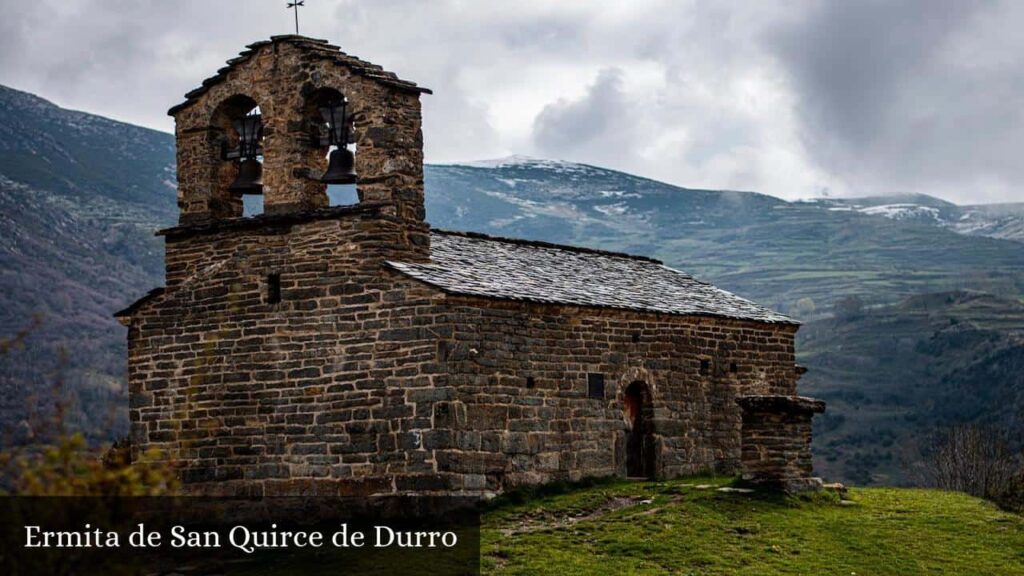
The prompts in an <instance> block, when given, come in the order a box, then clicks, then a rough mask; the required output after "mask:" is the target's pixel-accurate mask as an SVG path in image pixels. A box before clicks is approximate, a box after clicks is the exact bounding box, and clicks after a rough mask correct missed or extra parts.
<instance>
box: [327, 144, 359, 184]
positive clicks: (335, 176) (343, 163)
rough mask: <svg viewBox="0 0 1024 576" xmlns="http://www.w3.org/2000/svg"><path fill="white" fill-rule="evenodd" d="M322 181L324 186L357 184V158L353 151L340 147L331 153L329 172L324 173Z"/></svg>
mask: <svg viewBox="0 0 1024 576" xmlns="http://www.w3.org/2000/svg"><path fill="white" fill-rule="evenodd" d="M320 181H321V182H323V183H324V184H355V183H356V157H355V155H354V154H352V151H351V150H349V149H348V148H345V147H339V148H338V149H337V150H335V151H334V152H331V159H330V163H329V164H328V165H327V172H324V175H323V177H321V178H320Z"/></svg>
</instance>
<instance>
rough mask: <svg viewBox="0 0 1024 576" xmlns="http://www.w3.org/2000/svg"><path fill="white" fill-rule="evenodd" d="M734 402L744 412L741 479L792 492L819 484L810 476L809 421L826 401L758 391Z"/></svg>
mask: <svg viewBox="0 0 1024 576" xmlns="http://www.w3.org/2000/svg"><path fill="white" fill-rule="evenodd" d="M736 401H737V403H738V404H739V406H740V408H741V409H742V412H743V430H742V437H743V440H742V442H743V451H742V474H743V479H744V480H745V481H747V482H751V483H754V484H767V485H772V486H775V487H779V488H782V489H784V490H787V491H792V492H796V491H802V490H806V489H814V488H816V487H820V486H821V481H820V480H819V479H817V478H812V476H813V466H812V463H811V436H812V435H811V420H812V419H813V418H814V415H815V414H820V413H821V412H824V411H825V403H824V402H823V401H821V400H815V399H812V398H805V397H802V396H794V395H759V394H755V395H750V396H742V397H740V398H737V400H736Z"/></svg>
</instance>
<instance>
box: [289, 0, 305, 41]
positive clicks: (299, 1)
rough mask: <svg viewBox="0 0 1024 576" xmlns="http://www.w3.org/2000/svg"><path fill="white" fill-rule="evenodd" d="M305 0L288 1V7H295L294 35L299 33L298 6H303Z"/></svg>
mask: <svg viewBox="0 0 1024 576" xmlns="http://www.w3.org/2000/svg"><path fill="white" fill-rule="evenodd" d="M305 5H306V0H296V1H295V2H289V3H288V9H289V10H291V9H293V8H294V9H295V35H296V36H298V35H299V6H305Z"/></svg>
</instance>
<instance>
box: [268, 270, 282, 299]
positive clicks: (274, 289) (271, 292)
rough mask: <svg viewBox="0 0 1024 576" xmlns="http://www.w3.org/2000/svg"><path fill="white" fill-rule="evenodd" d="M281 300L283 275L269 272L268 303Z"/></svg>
mask: <svg viewBox="0 0 1024 576" xmlns="http://www.w3.org/2000/svg"><path fill="white" fill-rule="evenodd" d="M279 302H281V275H280V274H267V304H277V303H279Z"/></svg>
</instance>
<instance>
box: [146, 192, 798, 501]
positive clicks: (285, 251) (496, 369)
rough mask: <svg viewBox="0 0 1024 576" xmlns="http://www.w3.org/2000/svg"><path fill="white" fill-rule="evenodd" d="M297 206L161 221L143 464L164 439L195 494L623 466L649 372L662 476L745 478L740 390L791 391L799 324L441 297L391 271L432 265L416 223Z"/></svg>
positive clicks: (596, 472) (149, 323) (348, 488)
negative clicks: (176, 225) (630, 417)
mask: <svg viewBox="0 0 1024 576" xmlns="http://www.w3.org/2000/svg"><path fill="white" fill-rule="evenodd" d="M303 218H304V219H298V217H297V216H295V217H276V218H263V219H249V220H239V221H234V222H225V223H221V224H220V225H213V226H208V227H198V228H197V227H190V228H180V229H172V230H170V231H167V232H166V235H167V242H168V244H167V262H168V287H167V290H166V291H165V292H164V293H163V294H162V295H159V296H157V297H156V298H154V299H153V300H152V301H149V302H147V303H145V304H143V305H142V306H141V307H140V308H138V309H137V310H135V311H134V312H133V314H132V315H131V317H130V320H129V386H130V415H131V423H132V444H133V453H134V456H135V457H136V458H146V457H149V456H147V454H146V452H147V450H148V449H150V448H155V449H157V450H159V451H160V452H161V454H162V456H161V458H167V459H171V460H173V461H175V462H176V463H177V464H178V465H179V466H181V471H182V478H183V480H184V482H185V485H186V489H187V490H189V491H191V492H196V493H208V494H209V493H233V494H237V493H242V494H268V495H269V494H309V493H317V494H344V495H352V494H357V495H358V494H374V493H389V492H405V491H418V492H471V493H485V492H494V491H500V490H504V489H507V488H509V487H512V486H517V485H522V484H533V483H541V482H547V481H551V480H558V479H568V480H576V479H579V478H583V477H587V476H607V475H620V476H622V475H625V473H626V470H625V459H626V457H625V452H624V450H625V433H626V418H625V404H624V398H623V391H624V390H625V388H626V387H627V386H628V385H629V384H631V383H632V382H636V381H642V382H644V383H646V385H647V386H648V388H649V391H650V396H651V398H652V401H653V411H652V413H653V420H652V424H653V436H652V440H653V447H654V450H655V469H654V473H655V475H657V476H659V477H672V476H677V475H683V474H692V473H696V472H701V471H706V470H714V471H718V472H723V473H732V472H734V471H735V470H736V469H737V468H738V465H739V462H740V421H741V419H740V409H739V406H738V405H737V404H736V398H737V397H739V396H741V395H746V394H784V395H785V394H794V393H795V390H796V380H797V372H796V366H795V364H794V348H793V334H794V332H795V330H796V327H795V326H793V325H782V324H780V325H774V324H764V323H757V322H748V321H735V320H727V319H721V318H711V317H681V316H671V315H661V314H651V313H640V312H628V311H622V310H610V309H596V308H578V307H571V306H554V305H540V304H531V303H525V302H513V301H496V300H487V299H481V298H469V297H460V296H455V295H450V294H445V293H442V292H440V291H438V290H435V289H433V288H431V287H429V286H427V285H425V284H422V283H420V282H418V281H415V280H412V279H410V278H408V277H406V276H404V275H402V274H400V273H398V272H396V271H393V270H390V269H389V268H387V267H385V266H383V265H382V264H383V261H384V260H387V259H396V258H398V259H417V258H422V257H423V253H422V251H421V250H418V249H411V248H409V247H408V244H407V243H405V242H403V241H400V240H401V238H402V235H403V234H406V233H407V230H408V223H407V222H402V221H400V220H398V219H396V218H394V217H391V216H388V215H386V214H382V213H380V212H379V211H376V210H374V209H372V207H369V206H361V207H353V208H344V209H337V210H335V211H334V212H329V211H328V212H321V213H313V214H307V215H306V216H304V217H303ZM273 274H276V275H279V278H280V288H281V289H280V292H281V301H280V303H276V304H274V303H270V302H268V300H267V299H268V294H269V292H268V282H269V276H270V275H273ZM588 374H601V375H603V377H604V383H605V391H604V396H603V397H602V398H600V399H592V398H588V397H587V390H588V382H587V381H588ZM528 378H529V381H528Z"/></svg>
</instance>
